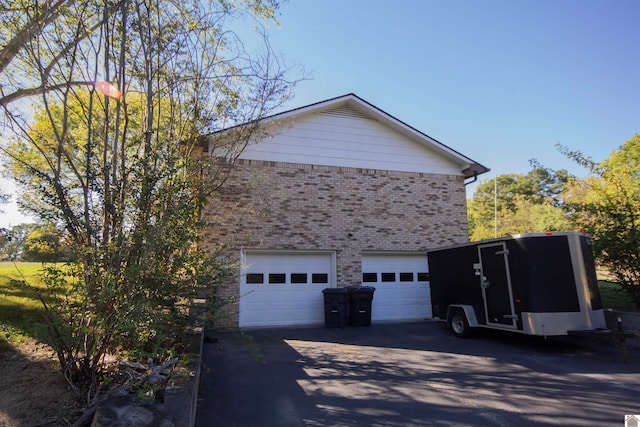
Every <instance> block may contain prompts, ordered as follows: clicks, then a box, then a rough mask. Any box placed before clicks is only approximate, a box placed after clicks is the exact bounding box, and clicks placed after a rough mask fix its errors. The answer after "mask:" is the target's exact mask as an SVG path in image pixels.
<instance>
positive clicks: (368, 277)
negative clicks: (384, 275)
mask: <svg viewBox="0 0 640 427" xmlns="http://www.w3.org/2000/svg"><path fill="white" fill-rule="evenodd" d="M362 281H363V282H364V283H371V282H374V283H375V282H377V281H378V273H362Z"/></svg>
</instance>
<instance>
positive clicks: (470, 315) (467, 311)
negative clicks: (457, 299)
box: [447, 304, 480, 328]
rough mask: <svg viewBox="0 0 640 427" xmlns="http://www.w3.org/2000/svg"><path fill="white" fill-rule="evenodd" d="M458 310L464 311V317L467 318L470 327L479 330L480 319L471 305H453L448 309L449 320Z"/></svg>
mask: <svg viewBox="0 0 640 427" xmlns="http://www.w3.org/2000/svg"><path fill="white" fill-rule="evenodd" d="M456 309H459V310H462V311H464V315H465V316H466V318H467V323H468V324H469V326H470V327H472V328H477V327H478V326H480V325H479V323H478V318H477V317H476V311H475V310H474V309H473V306H471V305H465V304H451V305H450V306H449V307H447V319H448V318H449V316H450V314H451V312H452V311H453V310H456Z"/></svg>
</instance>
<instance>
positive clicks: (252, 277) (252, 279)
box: [247, 273, 264, 285]
mask: <svg viewBox="0 0 640 427" xmlns="http://www.w3.org/2000/svg"><path fill="white" fill-rule="evenodd" d="M260 283H264V274H262V273H250V274H247V284H250V285H255V284H260Z"/></svg>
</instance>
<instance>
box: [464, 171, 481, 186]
mask: <svg viewBox="0 0 640 427" xmlns="http://www.w3.org/2000/svg"><path fill="white" fill-rule="evenodd" d="M465 179H468V178H465ZM477 180H478V174H477V173H474V174H473V176H472V177H471V181H469V182H467V181H465V183H464V186H465V187H466V186H467V185H469V184H473V183H474V182H476V181H477Z"/></svg>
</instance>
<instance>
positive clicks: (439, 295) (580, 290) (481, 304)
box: [428, 232, 606, 336]
mask: <svg viewBox="0 0 640 427" xmlns="http://www.w3.org/2000/svg"><path fill="white" fill-rule="evenodd" d="M428 258H429V274H430V278H431V303H432V306H433V307H432V308H433V316H434V318H436V319H439V320H441V321H446V322H448V323H449V325H450V327H451V330H452V332H453V333H454V334H455V335H458V336H466V335H468V334H469V332H470V331H471V328H475V327H483V328H493V329H501V330H510V331H514V332H520V333H524V334H530V335H541V336H553V335H567V334H568V333H569V332H570V331H587V330H595V329H601V328H605V327H606V324H605V318H604V312H603V309H602V302H601V300H600V291H599V290H598V281H597V277H596V270H595V263H594V260H593V254H592V249H591V239H590V238H589V236H587V235H584V234H582V233H577V232H563V233H535V234H521V235H516V236H512V237H505V238H498V239H492V240H484V241H479V242H473V243H468V244H463V245H458V246H453V247H449V248H444V249H437V250H432V251H429V252H428Z"/></svg>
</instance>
